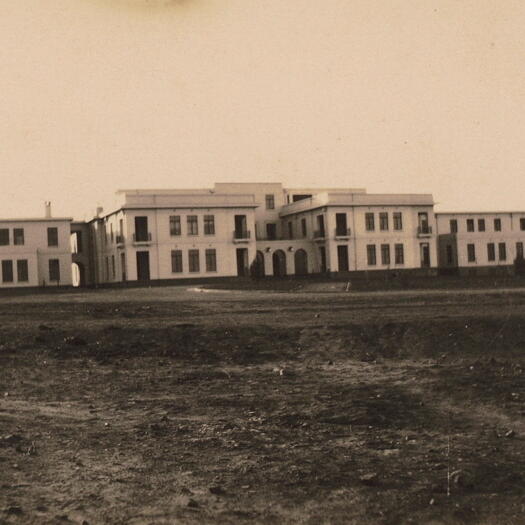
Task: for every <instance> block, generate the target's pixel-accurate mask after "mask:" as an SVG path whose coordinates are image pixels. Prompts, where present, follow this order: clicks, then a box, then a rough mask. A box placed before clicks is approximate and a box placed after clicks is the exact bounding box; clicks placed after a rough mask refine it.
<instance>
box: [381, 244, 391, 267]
mask: <svg viewBox="0 0 525 525" xmlns="http://www.w3.org/2000/svg"><path fill="white" fill-rule="evenodd" d="M381 264H390V245H389V244H382V245H381Z"/></svg>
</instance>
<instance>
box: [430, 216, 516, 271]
mask: <svg viewBox="0 0 525 525" xmlns="http://www.w3.org/2000/svg"><path fill="white" fill-rule="evenodd" d="M436 223H437V232H438V251H439V268H440V270H441V271H445V272H446V271H449V272H459V273H499V272H503V273H510V272H512V271H513V269H514V264H515V261H516V259H518V260H521V259H523V243H525V212H490V213H488V212H468V213H465V212H458V213H437V214H436Z"/></svg>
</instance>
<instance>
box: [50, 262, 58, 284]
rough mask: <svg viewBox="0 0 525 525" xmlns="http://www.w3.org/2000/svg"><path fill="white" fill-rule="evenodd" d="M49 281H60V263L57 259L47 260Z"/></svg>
mask: <svg viewBox="0 0 525 525" xmlns="http://www.w3.org/2000/svg"><path fill="white" fill-rule="evenodd" d="M48 264H49V280H50V281H56V282H59V281H60V261H59V260H58V259H49V263H48Z"/></svg>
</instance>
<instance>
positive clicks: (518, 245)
mask: <svg viewBox="0 0 525 525" xmlns="http://www.w3.org/2000/svg"><path fill="white" fill-rule="evenodd" d="M516 259H523V243H522V242H517V243H516Z"/></svg>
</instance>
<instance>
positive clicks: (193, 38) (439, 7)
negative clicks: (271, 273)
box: [0, 0, 525, 219]
mask: <svg viewBox="0 0 525 525" xmlns="http://www.w3.org/2000/svg"><path fill="white" fill-rule="evenodd" d="M524 27H525V3H524V2H522V1H520V0H516V1H514V0H504V1H503V2H494V1H493V0H433V1H430V0H388V1H387V2H385V1H384V0H324V1H323V2H319V1H318V0H286V1H283V0H46V1H45V2H43V1H42V0H16V1H11V2H7V1H4V2H2V5H1V7H0V183H1V184H0V217H22V216H24V217H25V216H41V215H43V209H44V204H43V203H44V201H46V200H49V201H52V203H53V213H54V215H56V216H72V217H74V218H76V219H89V218H91V217H92V216H93V214H94V211H95V208H96V206H97V205H99V204H101V205H105V202H106V201H107V200H108V199H111V197H112V196H113V194H114V192H115V191H116V190H117V189H119V188H192V187H210V186H212V185H213V183H214V182H235V181H240V182H249V181H254V182H264V181H269V182H277V181H281V182H283V184H284V185H285V186H288V187H300V186H307V187H311V186H314V187H315V186H319V187H323V186H324V187H327V186H328V187H330V186H334V187H365V188H367V190H368V192H370V193H392V192H397V193H432V194H433V195H434V198H435V201H436V203H437V206H436V209H437V210H438V211H440V210H441V211H445V210H520V209H521V210H523V209H525V183H524V174H525V67H524V65H525V32H524V31H523V28H524ZM106 211H110V210H106Z"/></svg>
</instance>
